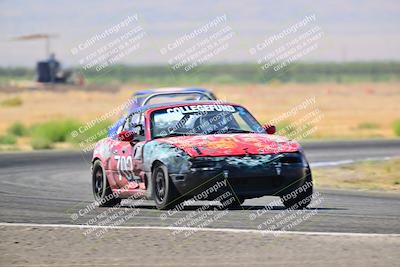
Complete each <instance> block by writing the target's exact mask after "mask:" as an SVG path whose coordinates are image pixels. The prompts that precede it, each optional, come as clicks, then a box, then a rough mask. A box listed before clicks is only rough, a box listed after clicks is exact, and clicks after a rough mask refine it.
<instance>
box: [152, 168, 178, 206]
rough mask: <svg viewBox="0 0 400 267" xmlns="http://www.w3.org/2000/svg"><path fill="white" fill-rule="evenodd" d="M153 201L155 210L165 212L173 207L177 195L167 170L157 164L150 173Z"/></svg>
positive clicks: (175, 203) (176, 201)
mask: <svg viewBox="0 0 400 267" xmlns="http://www.w3.org/2000/svg"><path fill="white" fill-rule="evenodd" d="M152 178H153V187H154V188H153V192H154V200H155V202H156V207H157V209H160V210H165V209H171V208H173V207H175V206H176V205H177V204H178V203H179V201H178V199H177V198H178V197H179V194H178V192H177V190H176V188H175V186H174V184H173V182H172V181H171V179H170V178H169V175H168V169H167V167H166V166H165V165H164V164H161V163H160V164H157V165H156V166H155V167H154V169H153V172H152Z"/></svg>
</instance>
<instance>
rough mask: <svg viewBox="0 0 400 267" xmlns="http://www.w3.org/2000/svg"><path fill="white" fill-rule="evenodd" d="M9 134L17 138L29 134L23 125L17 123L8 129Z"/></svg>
mask: <svg viewBox="0 0 400 267" xmlns="http://www.w3.org/2000/svg"><path fill="white" fill-rule="evenodd" d="M7 132H8V133H9V134H13V135H15V136H25V135H27V133H28V129H27V128H26V127H25V126H24V125H23V124H22V123H20V122H15V123H14V124H13V125H11V126H10V127H9V128H8V129H7Z"/></svg>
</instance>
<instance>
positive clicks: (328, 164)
mask: <svg viewBox="0 0 400 267" xmlns="http://www.w3.org/2000/svg"><path fill="white" fill-rule="evenodd" d="M395 158H398V157H369V158H365V159H357V160H355V159H347V160H336V161H321V162H314V163H312V162H311V163H310V167H312V168H316V167H332V166H338V165H345V164H351V163H356V162H363V161H385V160H391V159H395Z"/></svg>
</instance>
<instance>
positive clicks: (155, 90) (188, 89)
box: [133, 87, 211, 96]
mask: <svg viewBox="0 0 400 267" xmlns="http://www.w3.org/2000/svg"><path fill="white" fill-rule="evenodd" d="M172 92H200V93H211V90H209V89H206V88H197V87H164V88H153V89H145V90H139V91H137V92H135V93H134V94H133V96H143V95H148V94H154V93H172Z"/></svg>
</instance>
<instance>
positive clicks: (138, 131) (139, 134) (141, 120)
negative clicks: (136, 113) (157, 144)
mask: <svg viewBox="0 0 400 267" xmlns="http://www.w3.org/2000/svg"><path fill="white" fill-rule="evenodd" d="M144 123H145V117H144V113H141V114H140V118H139V123H138V124H139V125H141V127H140V126H139V127H136V129H135V133H136V134H137V139H138V140H139V141H143V140H145V135H144V129H145V125H144Z"/></svg>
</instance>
